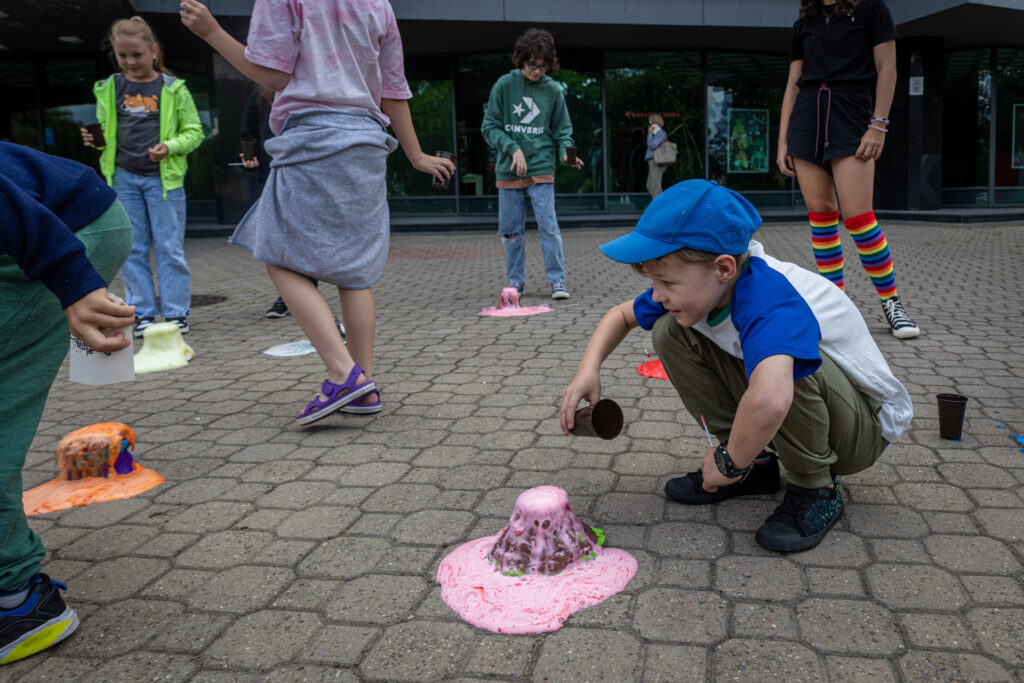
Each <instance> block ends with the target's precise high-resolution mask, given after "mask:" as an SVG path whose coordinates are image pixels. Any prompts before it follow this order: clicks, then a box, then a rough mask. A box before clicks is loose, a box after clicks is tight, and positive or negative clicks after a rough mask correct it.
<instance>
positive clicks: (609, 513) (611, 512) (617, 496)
mask: <svg viewBox="0 0 1024 683" xmlns="http://www.w3.org/2000/svg"><path fill="white" fill-rule="evenodd" d="M664 507H665V499H664V498H662V497H660V496H653V495H645V494H638V493H609V494H607V495H604V496H601V497H600V498H599V499H598V501H597V506H596V508H595V509H594V521H595V522H596V523H603V522H604V521H605V520H607V521H610V522H615V523H617V524H630V523H632V524H647V523H650V522H659V521H661V519H662V511H663V509H664Z"/></svg>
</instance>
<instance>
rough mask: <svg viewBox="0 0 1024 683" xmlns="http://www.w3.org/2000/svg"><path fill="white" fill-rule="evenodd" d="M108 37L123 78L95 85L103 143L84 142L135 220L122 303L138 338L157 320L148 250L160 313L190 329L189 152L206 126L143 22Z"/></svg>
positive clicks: (128, 23)
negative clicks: (131, 312)
mask: <svg viewBox="0 0 1024 683" xmlns="http://www.w3.org/2000/svg"><path fill="white" fill-rule="evenodd" d="M108 40H109V42H110V45H111V47H112V48H113V53H114V56H115V58H116V59H117V64H118V66H119V67H120V68H121V72H120V73H116V74H113V75H112V76H110V77H108V78H106V79H105V80H102V81H99V82H97V83H96V85H95V87H94V88H93V92H94V94H95V95H96V117H97V119H98V120H99V123H100V126H101V127H102V129H103V137H104V139H103V140H102V141H101V140H96V139H94V138H93V136H92V135H91V134H89V132H88V131H86V130H85V129H82V139H83V141H84V142H85V144H86V145H88V146H95V147H96V148H97V149H99V150H101V154H100V170H101V171H102V172H103V175H104V177H105V178H106V180H107V182H108V183H109V184H110V185H111V186H112V187H113V188H114V189H115V190H117V195H118V199H120V200H121V203H122V204H123V205H124V207H125V210H126V211H127V212H128V216H129V217H130V218H131V221H132V228H133V235H132V251H131V254H130V255H129V256H128V260H127V261H126V262H125V264H124V266H123V267H122V268H121V276H122V278H123V279H124V282H125V291H126V297H125V298H126V299H127V301H128V302H129V305H133V306H135V310H136V319H135V336H137V337H139V336H142V332H143V331H144V330H145V329H146V328H147V327H149V326H150V325H152V324H153V323H154V322H155V320H156V315H157V303H156V302H157V292H156V287H155V286H154V284H153V273H152V270H151V268H150V265H149V251H150V246H151V245H152V247H153V251H154V253H155V255H156V266H157V276H158V277H159V280H160V308H161V310H160V313H162V314H163V317H164V319H165V320H167V321H168V322H173V323H175V324H176V325H177V326H178V328H179V329H180V330H181V332H182V333H183V334H184V333H186V332H188V331H189V327H188V314H189V309H190V300H191V283H190V279H191V276H190V273H189V269H188V264H187V263H186V262H185V250H184V244H185V189H184V187H183V185H184V181H185V171H186V169H187V167H188V163H187V161H186V155H187V154H188V153H189V152H191V151H192V150H194V149H196V148H197V147H198V146H199V145H200V143H201V142H202V141H203V127H202V124H201V123H200V121H199V113H198V112H197V111H196V105H195V102H194V101H193V100H192V95H191V94H190V93H189V91H188V88H186V87H185V81H184V80H182V79H179V78H175V77H174V75H173V74H171V73H170V72H168V71H167V69H166V68H165V67H164V63H163V54H162V51H161V48H160V44H159V43H158V42H157V40H156V36H155V35H153V31H152V29H151V28H150V27H149V25H148V24H147V23H146V21H145V20H144V19H142V17H132V18H131V19H121V20H118V21H115V22H114V24H113V25H112V26H111V27H110V33H109V35H108Z"/></svg>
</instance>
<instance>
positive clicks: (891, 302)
mask: <svg viewBox="0 0 1024 683" xmlns="http://www.w3.org/2000/svg"><path fill="white" fill-rule="evenodd" d="M882 311H883V312H884V313H885V319H886V321H887V322H888V323H889V327H891V328H892V335H893V336H894V337H896V338H897V339H912V338H913V337H916V336H917V335H919V334H921V329H920V328H919V327H918V326H917V325H916V324H915V323H914V321H913V320H911V319H910V316H909V315H907V312H906V311H905V310H903V304H902V303H900V298H899V297H898V296H894V297H892V298H889V299H886V300H885V301H883V302H882Z"/></svg>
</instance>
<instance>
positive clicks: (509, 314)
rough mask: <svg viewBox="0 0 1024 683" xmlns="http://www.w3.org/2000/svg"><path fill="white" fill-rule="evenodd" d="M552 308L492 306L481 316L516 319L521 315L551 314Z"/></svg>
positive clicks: (481, 312)
mask: <svg viewBox="0 0 1024 683" xmlns="http://www.w3.org/2000/svg"><path fill="white" fill-rule="evenodd" d="M550 312H551V308H550V307H549V306H545V305H544V304H541V305H540V306H520V307H518V308H498V307H497V306H491V307H490V308H485V309H484V310H482V311H480V315H486V316H490V317H492V318H515V317H518V316H521V315H537V314H538V313H550Z"/></svg>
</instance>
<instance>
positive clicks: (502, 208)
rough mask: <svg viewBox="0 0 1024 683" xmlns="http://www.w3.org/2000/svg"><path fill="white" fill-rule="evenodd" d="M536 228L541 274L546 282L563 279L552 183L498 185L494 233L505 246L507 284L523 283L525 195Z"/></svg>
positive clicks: (563, 257) (517, 284)
mask: <svg viewBox="0 0 1024 683" xmlns="http://www.w3.org/2000/svg"><path fill="white" fill-rule="evenodd" d="M527 195H529V197H530V204H532V205H533V215H534V217H535V218H536V219H537V229H538V230H539V231H540V250H541V253H542V254H543V255H544V274H545V275H547V278H548V282H549V283H555V282H565V256H564V255H563V254H562V233H561V232H560V231H559V230H558V219H557V218H556V217H555V185H554V183H540V184H535V185H530V186H529V187H527V188H525V189H522V190H506V189H504V188H501V187H499V188H498V234H499V235H501V243H502V244H503V245H505V276H506V277H507V278H508V284H509V286H511V287H520V288H522V287H523V286H525V285H526V196H527Z"/></svg>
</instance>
